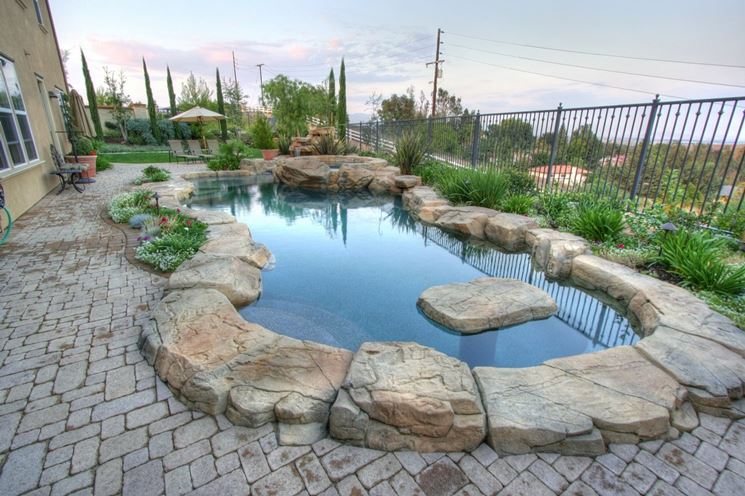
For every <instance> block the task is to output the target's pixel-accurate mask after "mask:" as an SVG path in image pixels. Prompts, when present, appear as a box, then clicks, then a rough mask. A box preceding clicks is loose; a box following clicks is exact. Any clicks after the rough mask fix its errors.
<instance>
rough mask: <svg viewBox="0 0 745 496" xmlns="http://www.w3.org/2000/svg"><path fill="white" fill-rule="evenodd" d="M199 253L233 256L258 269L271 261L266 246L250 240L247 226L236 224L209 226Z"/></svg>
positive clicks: (270, 255) (271, 258)
mask: <svg viewBox="0 0 745 496" xmlns="http://www.w3.org/2000/svg"><path fill="white" fill-rule="evenodd" d="M199 251H201V252H202V253H206V254H213V255H233V256H236V257H238V258H239V259H240V260H242V261H244V262H246V263H248V264H250V265H253V266H254V267H256V268H259V269H263V268H264V267H266V266H267V265H269V264H270V263H271V262H272V261H273V257H272V254H271V253H270V252H269V250H268V249H267V248H266V246H264V245H262V244H261V243H256V242H255V241H253V239H251V233H250V232H249V230H248V226H246V225H245V224H241V223H237V222H236V223H233V224H228V225H225V226H210V228H209V230H208V231H207V242H206V243H205V244H203V245H202V247H201V248H200V249H199Z"/></svg>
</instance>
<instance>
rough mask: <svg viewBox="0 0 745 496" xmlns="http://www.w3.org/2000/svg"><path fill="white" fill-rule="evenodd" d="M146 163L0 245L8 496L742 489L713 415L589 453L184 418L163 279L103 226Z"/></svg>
mask: <svg viewBox="0 0 745 496" xmlns="http://www.w3.org/2000/svg"><path fill="white" fill-rule="evenodd" d="M143 167H144V166H136V165H119V166H117V167H116V168H115V169H114V170H113V171H108V172H104V173H101V174H99V175H98V177H97V180H98V182H97V183H96V184H95V185H93V186H92V187H90V188H89V190H88V191H86V192H85V194H83V195H80V194H78V193H76V192H74V191H70V192H67V191H66V192H65V193H64V194H62V195H59V196H57V195H56V194H55V192H52V193H51V194H50V195H48V196H47V197H45V198H44V199H43V200H42V201H41V202H40V203H39V204H38V205H36V206H35V207H34V208H33V209H32V210H31V211H29V212H28V213H27V214H25V215H24V216H23V217H22V218H21V219H20V221H19V222H18V223H17V224H16V226H15V228H14V230H13V233H12V235H11V239H10V242H9V243H8V244H6V245H3V246H0V365H1V366H0V453H2V454H0V463H2V469H1V471H0V494H2V495H15V494H24V493H29V494H39V495H42V494H43V495H47V494H54V495H64V494H96V495H113V494H120V493H123V494H125V495H137V496H139V495H148V494H163V493H165V494H168V495H171V494H174V495H175V494H187V493H191V494H204V495H213V494H214V495H218V494H219V495H223V494H225V495H227V494H249V492H250V493H251V494H256V495H269V494H274V495H288V496H292V495H295V494H311V495H316V494H326V495H333V494H341V495H352V494H359V495H364V494H370V495H385V494H398V495H411V494H427V495H429V496H433V495H452V494H461V495H466V494H468V495H479V494H487V495H488V494H505V495H508V494H510V495H518V494H524V495H542V494H547V495H550V494H576V495H585V494H587V495H592V494H600V495H615V494H655V495H658V494H659V495H662V494H671V495H672V494H712V493H713V494H720V495H739V494H743V493H744V492H745V420H739V421H735V422H732V421H730V420H728V419H723V418H716V417H711V416H708V415H705V414H702V415H700V419H701V425H700V426H699V427H697V428H696V429H695V430H694V431H693V432H692V433H691V434H688V433H686V434H683V435H682V436H681V437H680V438H679V439H677V440H675V441H671V442H664V443H663V442H661V441H654V442H647V443H643V444H641V445H639V446H635V445H624V444H616V445H613V444H611V445H610V451H609V453H607V454H605V455H602V456H599V457H596V458H590V457H573V456H558V455H552V454H539V455H533V454H529V455H519V456H504V457H500V456H497V454H495V453H494V451H492V450H491V448H489V447H488V446H486V445H485V444H482V445H481V446H479V447H478V448H477V449H476V450H474V451H473V452H471V453H451V454H449V455H442V454H422V455H419V454H416V453H412V452H399V453H395V454H390V453H385V452H379V451H373V450H368V449H362V448H353V447H349V446H342V445H339V444H338V443H336V442H334V441H332V440H328V439H326V440H322V441H319V442H318V443H315V444H314V445H312V446H294V447H278V446H277V444H276V441H275V437H274V433H273V432H272V430H271V428H270V427H264V428H259V429H249V428H245V427H239V426H234V425H232V424H231V423H230V421H229V420H227V419H226V418H225V417H223V416H218V417H211V416H206V415H204V414H202V413H200V412H193V411H190V410H188V409H187V408H186V407H184V405H182V404H181V403H180V402H179V401H178V400H176V399H175V398H173V397H172V395H171V393H170V391H169V390H168V389H167V388H166V387H165V386H164V385H163V383H162V382H160V380H159V379H157V378H156V377H155V375H154V373H153V369H152V367H150V366H149V365H148V364H147V363H146V362H145V361H144V359H143V358H142V356H141V355H140V352H139V350H138V348H137V339H138V336H139V333H140V330H141V327H142V325H143V323H144V322H146V321H147V320H148V319H149V316H150V315H149V311H150V309H151V308H152V306H153V305H154V304H155V303H156V302H157V301H159V300H160V298H161V296H162V293H163V287H164V282H165V280H164V279H163V278H161V277H159V276H156V275H151V274H149V273H148V272H145V271H143V270H141V269H140V268H138V267H136V266H134V265H131V264H130V263H129V262H128V261H127V259H126V257H125V254H124V236H123V234H122V233H121V232H120V231H119V230H118V229H116V228H114V227H112V226H110V225H109V224H108V223H106V222H105V221H104V220H103V219H102V217H101V213H102V211H103V209H104V207H105V204H106V203H107V201H108V199H109V198H110V197H111V196H112V195H114V194H115V193H117V192H119V191H120V190H122V189H123V188H124V187H126V185H127V184H128V183H129V182H131V180H132V179H134V177H136V176H137V175H138V174H139V172H140V171H141V169H142V168H143ZM202 167H203V166H198V165H197V166H195V165H183V164H179V165H169V166H167V168H169V169H170V170H172V171H174V172H176V171H191V170H198V169H201V168H202ZM258 241H261V240H258ZM270 248H271V247H270Z"/></svg>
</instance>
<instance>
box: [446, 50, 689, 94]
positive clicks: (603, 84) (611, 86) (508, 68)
mask: <svg viewBox="0 0 745 496" xmlns="http://www.w3.org/2000/svg"><path fill="white" fill-rule="evenodd" d="M448 56H449V57H455V58H456V59H462V60H467V61H469V62H476V63H477V64H484V65H490V66H492V67H499V68H500V69H507V70H509V71H517V72H524V73H527V74H534V75H536V76H544V77H549V78H554V79H562V80H564V81H572V82H574V83H584V84H591V85H593V86H602V87H604V88H613V89H617V90H624V91H633V92H634V93H642V94H645V95H656V94H659V95H661V96H666V97H669V98H677V99H679V100H685V99H686V98H685V97H683V96H677V95H668V94H665V93H658V92H656V91H644V90H637V89H633V88H625V87H623V86H615V85H612V84H605V83H598V82H595V81H583V80H581V79H573V78H568V77H562V76H554V75H552V74H546V73H543V72H535V71H528V70H526V69H516V68H515V67H509V66H506V65H499V64H492V63H490V62H484V61H481V60H475V59H470V58H468V57H461V56H460V55H452V54H450V55H448Z"/></svg>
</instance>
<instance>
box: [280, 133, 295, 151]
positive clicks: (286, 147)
mask: <svg viewBox="0 0 745 496" xmlns="http://www.w3.org/2000/svg"><path fill="white" fill-rule="evenodd" d="M291 145H292V138H291V137H290V136H288V135H286V134H280V135H279V139H278V140H277V148H279V154H280V155H289V154H290V146H291Z"/></svg>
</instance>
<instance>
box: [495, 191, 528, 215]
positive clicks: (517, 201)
mask: <svg viewBox="0 0 745 496" xmlns="http://www.w3.org/2000/svg"><path fill="white" fill-rule="evenodd" d="M534 202H535V198H534V197H533V196H531V195H526V194H517V195H514V194H513V195H510V196H508V197H507V198H506V199H505V200H504V201H503V202H502V209H501V210H502V211H503V212H508V213H511V214H520V215H527V214H528V213H530V210H531V209H532V208H533V203H534Z"/></svg>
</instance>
